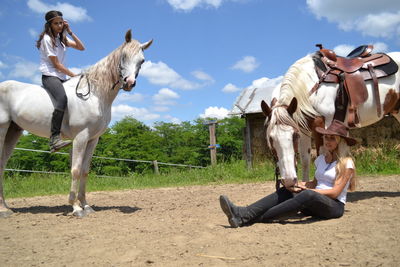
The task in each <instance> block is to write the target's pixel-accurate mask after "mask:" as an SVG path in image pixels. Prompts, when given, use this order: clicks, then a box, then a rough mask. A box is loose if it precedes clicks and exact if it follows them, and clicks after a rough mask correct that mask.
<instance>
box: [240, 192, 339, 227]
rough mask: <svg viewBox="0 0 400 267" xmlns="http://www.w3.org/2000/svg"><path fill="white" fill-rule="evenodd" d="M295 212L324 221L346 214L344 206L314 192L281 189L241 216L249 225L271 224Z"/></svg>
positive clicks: (252, 205) (256, 203) (249, 208)
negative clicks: (280, 217) (275, 219)
mask: <svg viewBox="0 0 400 267" xmlns="http://www.w3.org/2000/svg"><path fill="white" fill-rule="evenodd" d="M295 211H301V212H303V213H304V214H306V215H309V216H316V217H320V218H323V219H331V218H339V217H341V216H342V215H343V213H344V204H343V203H342V202H340V201H339V200H336V199H335V200H334V199H331V198H330V197H327V196H324V195H322V194H320V193H317V192H315V191H312V190H304V191H302V192H300V193H298V194H293V193H291V192H290V191H288V190H287V189H285V188H280V189H279V190H277V191H276V192H275V193H272V194H270V195H268V196H266V197H264V198H262V199H260V200H258V201H257V202H255V203H253V204H251V205H250V206H248V207H246V208H245V209H243V210H241V213H242V214H241V215H242V217H244V218H247V222H249V223H251V222H256V221H257V222H269V221H271V220H272V219H274V218H276V217H279V216H282V215H285V214H288V213H290V212H295Z"/></svg>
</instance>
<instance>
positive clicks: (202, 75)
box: [192, 70, 214, 83]
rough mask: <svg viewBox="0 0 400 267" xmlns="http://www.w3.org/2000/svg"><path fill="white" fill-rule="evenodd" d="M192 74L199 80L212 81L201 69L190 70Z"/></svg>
mask: <svg viewBox="0 0 400 267" xmlns="http://www.w3.org/2000/svg"><path fill="white" fill-rule="evenodd" d="M192 75H193V76H194V77H196V79H198V80H201V81H206V82H211V83H213V82H214V79H213V77H211V76H210V75H209V74H207V73H205V72H203V71H201V70H196V71H193V72H192Z"/></svg>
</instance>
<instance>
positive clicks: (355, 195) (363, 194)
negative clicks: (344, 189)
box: [347, 191, 400, 202]
mask: <svg viewBox="0 0 400 267" xmlns="http://www.w3.org/2000/svg"><path fill="white" fill-rule="evenodd" d="M374 197H383V198H388V197H400V192H385V191H356V192H349V193H347V201H348V202H357V201H359V200H364V199H370V198H374Z"/></svg>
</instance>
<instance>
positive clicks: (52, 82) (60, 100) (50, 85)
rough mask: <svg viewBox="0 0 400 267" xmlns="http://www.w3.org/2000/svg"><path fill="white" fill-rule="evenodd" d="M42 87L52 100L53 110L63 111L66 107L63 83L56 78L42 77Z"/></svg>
mask: <svg viewBox="0 0 400 267" xmlns="http://www.w3.org/2000/svg"><path fill="white" fill-rule="evenodd" d="M42 83H43V87H44V88H45V89H46V91H47V92H48V93H49V94H50V95H51V96H52V97H53V99H54V102H55V103H54V108H55V109H58V110H60V111H64V110H65V108H66V106H67V101H68V99H67V95H66V94H65V90H64V86H63V84H62V83H63V81H62V80H60V78H58V77H54V76H46V75H42Z"/></svg>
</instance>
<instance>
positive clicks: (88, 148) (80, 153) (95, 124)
mask: <svg viewBox="0 0 400 267" xmlns="http://www.w3.org/2000/svg"><path fill="white" fill-rule="evenodd" d="M151 43H152V40H151V41H149V42H146V43H143V44H141V43H140V42H138V41H137V40H133V39H132V34H131V31H130V30H129V31H128V32H127V33H126V35H125V42H124V43H123V44H122V45H121V46H120V47H118V48H117V49H115V50H114V51H113V52H112V53H111V54H109V55H108V56H106V57H105V58H103V59H102V60H100V61H99V62H98V63H97V64H95V65H93V66H91V67H90V68H88V69H87V70H86V71H85V72H84V73H83V75H81V76H80V77H79V76H77V77H73V78H71V79H70V80H68V81H66V82H65V83H64V88H65V91H66V94H67V97H68V107H67V110H66V113H65V115H64V120H63V124H62V128H61V135H62V137H63V138H68V139H72V140H73V147H72V163H71V175H72V182H71V190H70V194H69V203H70V204H71V205H72V207H73V215H75V216H78V217H83V216H85V215H86V214H89V213H91V212H94V211H93V209H92V208H91V207H90V206H89V204H88V203H87V201H86V196H85V194H86V180H87V177H88V173H89V167H90V162H91V159H92V156H93V152H94V149H95V147H96V145H97V142H98V140H99V137H100V135H102V134H103V133H104V131H105V130H106V129H107V126H108V124H109V122H110V120H111V105H112V103H113V101H114V99H115V97H116V96H117V94H118V91H119V89H120V88H122V89H123V90H125V91H131V90H132V88H133V87H134V86H135V84H136V78H137V75H138V73H139V70H140V67H141V65H142V64H143V62H144V53H143V51H144V50H145V49H147V48H148V47H149V46H150V45H151ZM53 110H54V106H53V103H52V99H51V98H50V96H49V94H48V93H47V92H46V91H45V90H44V89H43V88H42V87H40V86H38V85H33V84H27V83H21V82H17V81H5V82H2V83H0V217H7V216H9V215H10V214H12V211H11V209H9V208H8V206H7V204H6V202H5V199H4V194H3V173H4V168H5V166H6V163H7V161H8V159H9V157H10V156H11V154H12V151H13V149H14V147H15V145H16V144H17V142H18V139H19V137H20V136H21V133H22V131H23V130H26V131H29V132H31V133H33V134H35V135H38V136H41V137H49V136H50V122H51V114H52V112H53Z"/></svg>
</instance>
